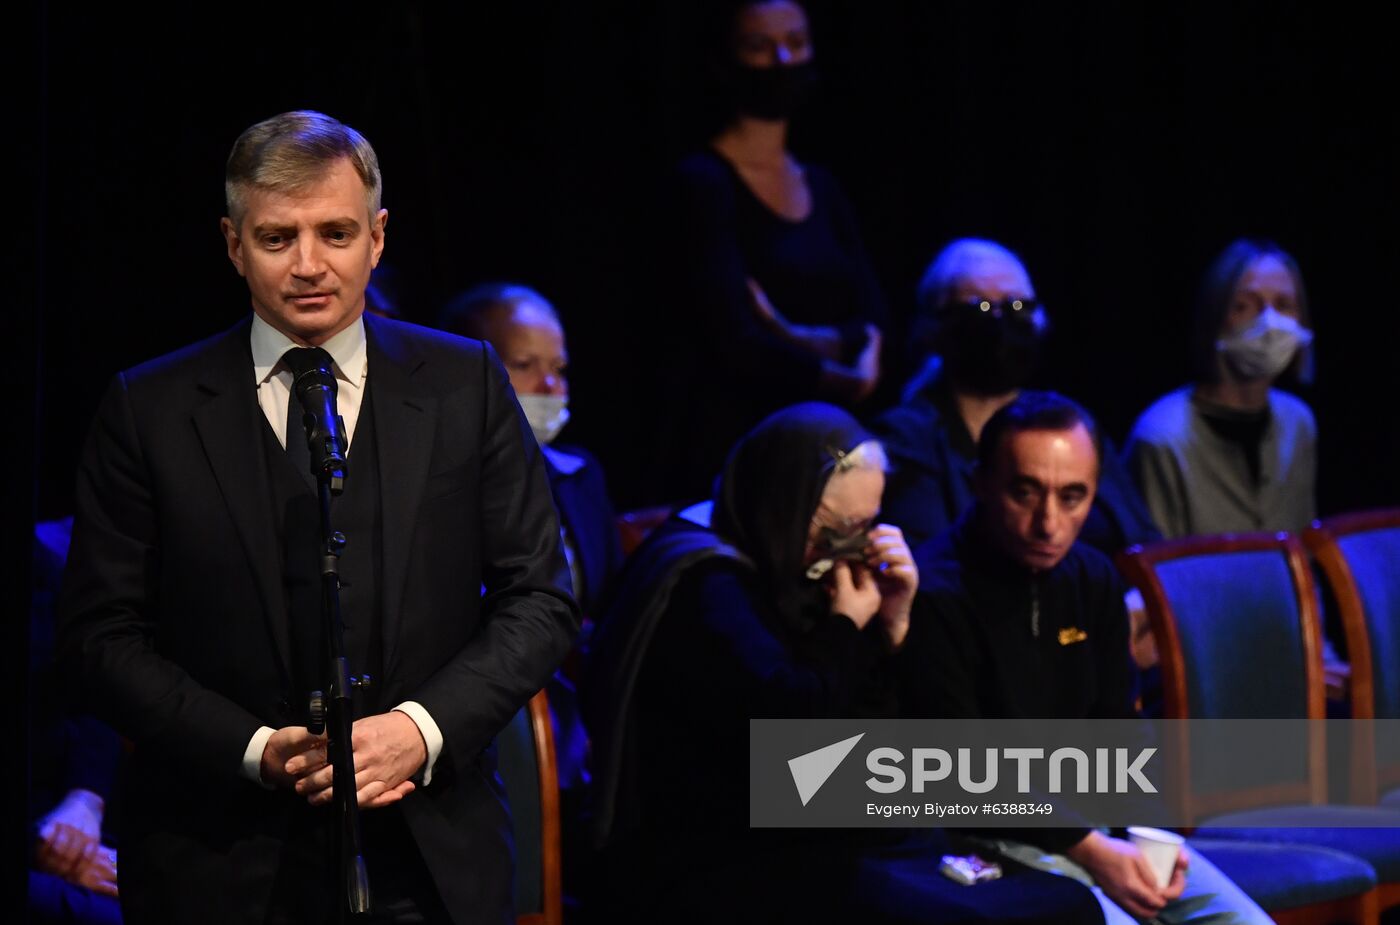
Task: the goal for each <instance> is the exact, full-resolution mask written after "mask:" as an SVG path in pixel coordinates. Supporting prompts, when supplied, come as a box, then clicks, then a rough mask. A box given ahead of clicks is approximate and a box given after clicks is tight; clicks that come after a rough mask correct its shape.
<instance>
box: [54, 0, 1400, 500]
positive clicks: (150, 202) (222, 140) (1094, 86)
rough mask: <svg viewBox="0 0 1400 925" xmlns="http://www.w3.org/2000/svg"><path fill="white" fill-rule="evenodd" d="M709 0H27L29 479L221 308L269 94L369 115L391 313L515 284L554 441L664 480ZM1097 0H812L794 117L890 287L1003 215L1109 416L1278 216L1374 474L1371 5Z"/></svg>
mask: <svg viewBox="0 0 1400 925" xmlns="http://www.w3.org/2000/svg"><path fill="white" fill-rule="evenodd" d="M707 6H710V4H706V3H703V2H687V3H658V4H644V3H572V4H563V3H561V4H558V5H551V4H544V3H495V4H455V5H454V6H453V8H452V10H451V11H448V10H445V9H440V8H437V7H430V6H424V5H420V4H404V5H398V6H394V7H389V6H386V7H383V8H369V7H365V8H362V9H353V8H348V7H340V6H337V7H336V8H335V9H334V10H332V9H329V8H327V7H325V6H324V5H322V4H307V5H282V6H279V7H277V8H276V9H275V11H274V10H273V9H271V8H256V7H246V8H245V7H237V8H234V7H228V8H221V9H220V10H219V11H218V16H217V17H216V18H215V20H214V22H215V23H216V24H215V25H210V24H209V19H208V16H209V15H210V14H207V13H205V14H201V15H200V16H199V18H198V19H195V18H194V13H193V12H185V13H183V14H171V13H169V12H161V13H155V12H142V11H140V10H137V9H133V8H131V7H128V6H126V5H111V6H108V7H105V8H103V9H100V10H95V11H90V12H81V11H79V10H77V9H74V8H70V7H68V6H62V7H60V6H58V5H51V6H47V7H44V6H42V5H41V6H40V10H41V11H42V14H41V22H40V24H39V29H40V33H39V34H40V42H39V47H40V51H41V61H42V70H41V74H42V76H43V79H44V83H43V84H42V85H41V90H40V110H41V115H40V122H39V150H40V151H41V152H42V156H41V168H42V169H41V175H40V184H39V186H38V187H37V191H38V196H39V198H40V205H39V224H38V228H37V241H38V248H39V254H38V258H39V259H38V262H37V267H38V270H39V276H38V279H39V286H40V289H39V294H38V299H37V302H38V313H37V319H38V324H39V334H38V338H37V339H38V344H39V348H40V349H39V358H40V364H41V372H40V376H39V385H40V388H39V395H38V410H37V419H38V431H39V440H38V455H37V471H38V474H39V475H38V480H37V483H38V511H39V514H40V515H41V516H57V515H60V514H63V513H67V512H68V510H69V507H70V504H71V500H70V499H71V490H72V480H73V471H74V464H75V457H76V455H77V453H78V451H79V449H80V446H81V441H82V435H83V432H84V431H85V429H86V423H87V421H88V420H89V418H90V415H91V413H92V411H93V409H94V408H95V405H96V402H97V398H98V396H99V395H100V392H101V388H102V386H103V384H104V383H105V381H106V380H107V379H108V377H110V376H111V375H112V374H113V373H114V372H115V371H117V370H119V369H122V368H124V367H127V366H130V365H132V364H134V363H136V362H139V361H141V360H144V359H147V358H150V357H152V356H155V355H157V354H160V353H163V352H165V351H167V350H170V349H173V348H175V347H177V346H179V345H182V344H184V343H186V342H189V341H192V340H194V339H197V338H200V337H203V336H206V335H209V334H212V333H214V332H217V331H219V330H222V329H223V328H225V327H227V326H229V325H231V324H232V323H234V322H235V321H236V320H238V319H239V318H240V317H241V316H242V315H243V314H245V313H246V311H247V292H246V288H245V286H244V283H243V281H242V280H241V279H240V278H239V277H238V276H237V275H236V274H235V273H234V271H233V269H232V268H231V266H230V265H229V263H228V261H227V258H226V257H225V256H224V251H223V243H222V240H221V238H220V236H219V232H218V220H219V218H220V216H221V215H222V214H223V199H222V171H223V161H224V158H225V157H226V155H227V151H228V149H229V147H230V145H231V144H232V142H233V139H234V138H235V137H236V136H237V135H238V133H239V132H240V131H242V130H243V129H244V128H245V127H247V126H248V125H250V124H251V123H253V122H255V121H258V120H260V119H262V118H265V117H266V116H269V115H271V114H273V113H276V112H280V111H283V110H287V109H293V108H316V109H321V110H324V111H326V112H328V113H330V114H332V115H334V116H336V117H337V118H340V119H342V120H344V121H345V122H347V123H349V124H351V125H353V126H355V127H357V128H359V129H360V130H362V131H363V132H364V133H365V134H366V135H367V136H368V137H369V138H370V139H371V141H372V142H373V143H374V144H375V146H376V148H377V150H378V152H379V155H380V159H381V162H382V166H383V170H384V176H385V193H384V202H385V206H386V207H387V208H388V209H389V211H390V218H391V220H390V223H389V235H388V248H387V250H386V255H385V259H386V261H387V262H388V263H389V264H391V265H392V266H393V267H394V269H395V271H396V272H397V274H398V276H399V281H400V284H401V289H402V296H403V303H404V309H405V315H406V317H407V318H408V319H409V320H414V321H422V322H429V321H431V320H432V318H433V316H434V314H435V312H436V310H437V306H438V305H440V304H441V302H442V301H443V300H444V299H445V298H446V297H447V296H448V295H450V294H451V293H452V292H453V291H455V290H457V289H460V288H461V287H463V286H466V285H468V284H471V283H475V282H479V281H483V280H487V279H499V278H509V279H516V280H519V281H523V282H526V283H528V284H530V285H533V286H536V287H537V288H539V289H540V290H541V291H542V292H544V293H545V294H546V295H547V296H548V297H549V298H551V299H552V300H553V301H554V302H555V304H556V305H557V306H558V308H559V309H560V311H561V313H562V314H563V316H564V320H565V324H566V327H567V329H568V336H569V343H570V348H571V352H572V354H573V358H572V377H573V388H574V394H573V408H574V423H573V424H571V425H570V427H569V429H568V430H567V431H566V432H565V437H564V439H565V441H567V442H577V443H581V444H583V445H585V446H588V447H589V448H590V449H592V450H593V451H594V452H595V453H597V454H598V455H599V456H600V457H601V458H602V460H603V462H604V464H605V467H606V469H607V471H608V472H609V477H610V482H611V484H612V487H613V493H614V494H615V495H616V496H617V497H616V500H617V501H618V503H619V506H620V507H630V506H635V505H638V504H642V503H647V502H652V501H657V500H662V499H661V498H659V497H655V495H656V494H657V491H656V489H655V488H647V487H645V486H654V485H655V480H654V479H650V478H647V477H645V476H646V474H647V472H648V470H649V469H650V467H651V460H652V453H651V451H650V450H651V447H652V446H653V441H654V434H655V432H656V430H657V427H656V423H657V418H658V416H659V415H662V414H665V413H666V410H667V403H666V395H665V390H664V388H663V387H662V384H661V380H660V378H659V377H657V375H656V372H655V371H656V367H657V365H658V363H661V364H663V365H664V361H665V358H664V357H658V356H656V355H655V354H656V349H655V348H653V347H652V344H653V343H654V339H653V338H652V337H651V332H652V331H654V330H655V329H656V328H657V326H658V324H659V323H660V319H662V318H663V317H665V316H667V315H668V314H669V313H671V312H673V311H674V310H675V309H674V308H673V306H674V305H676V304H677V301H678V300H677V298H676V296H677V294H676V293H675V292H674V291H673V290H670V289H668V286H667V284H666V281H665V280H664V279H659V278H658V276H657V273H656V272H655V270H654V269H653V268H654V267H656V266H658V265H659V264H660V263H662V262H663V261H661V260H660V256H661V255H663V254H664V250H665V248H666V246H667V235H666V233H665V229H666V228H667V221H668V217H667V216H666V215H665V214H664V213H665V209H664V205H663V204H664V202H665V198H664V197H663V196H661V195H660V194H659V191H660V190H661V189H663V188H664V181H665V178H666V177H667V171H668V170H669V168H670V165H671V164H673V163H674V161H675V159H676V158H677V157H678V156H679V155H680V154H681V153H683V152H684V151H685V150H686V149H687V147H689V146H691V145H693V144H695V143H696V142H697V140H698V135H697V131H696V129H697V123H696V120H695V119H694V118H693V117H692V116H693V114H694V113H695V112H697V111H698V109H699V104H700V102H701V101H700V100H698V99H697V95H698V81H697V79H696V76H697V74H698V73H699V72H700V66H699V63H698V60H699V55H698V47H699V45H700V40H699V37H700V36H701V35H703V34H704V21H705V19H706V17H705V15H704V13H703V11H704V10H705V9H706V7H707ZM1123 6H1124V7H1125V8H1122V9H1120V8H1118V5H1117V4H1105V5H1103V6H1101V7H1100V6H1092V5H1083V4H1078V3H1073V4H1071V3H1063V4H1055V3H1025V4H1008V3H988V2H951V3H934V2H929V0H860V2H856V0H850V2H813V3H811V4H809V7H808V8H809V10H810V12H811V14H812V17H813V21H814V28H815V40H816V55H817V61H818V66H819V68H820V70H821V71H822V74H823V87H822V91H821V93H820V95H819V98H818V99H817V100H816V101H815V103H814V105H813V106H812V107H811V108H810V111H809V112H808V113H807V117H806V118H805V119H803V120H802V122H801V124H800V125H799V126H798V132H797V134H796V138H795V140H794V144H795V147H796V149H797V151H798V153H799V155H800V156H801V157H803V158H804V159H807V160H810V161H813V162H818V163H822V164H825V165H826V166H828V167H830V168H831V169H832V170H833V171H834V172H835V174H836V175H837V177H838V178H839V179H840V180H841V181H842V183H843V184H844V186H845V188H846V190H847V192H848V194H849V196H850V197H851V199H852V200H853V201H854V203H855V206H856V210H857V213H858V215H859V218H860V220H861V222H862V225H863V228H864V232H865V237H866V243H867V246H868V249H869V251H870V253H871V255H872V257H873V259H874V260H875V263H876V267H877V270H878V271H879V274H880V278H881V280H882V282H883V284H884V287H885V290H886V295H887V297H888V299H889V301H890V303H891V306H892V307H893V309H894V311H895V312H896V314H897V316H899V317H900V318H903V317H904V316H906V315H907V313H908V310H909V308H910V307H911V304H912V299H913V288H914V284H915V282H916V281H917V279H918V277H919V274H920V272H921V271H922V269H923V267H924V265H925V264H926V263H927V261H928V260H929V258H930V257H931V256H932V254H933V253H934V252H935V250H936V249H937V248H938V247H940V246H941V245H942V244H943V243H945V242H946V241H947V240H948V239H950V238H952V237H954V236H959V235H964V234H977V235H985V236H990V237H993V238H996V239H998V240H1001V241H1003V242H1004V243H1006V244H1008V245H1009V246H1010V247H1012V248H1013V249H1014V250H1017V251H1018V252H1019V253H1020V254H1021V255H1022V256H1023V258H1024V259H1025V261H1026V263H1027V265H1028V267H1029V269H1030V271H1031V274H1032V277H1033V278H1034V280H1035V282H1036V284H1037V288H1038V290H1039V294H1040V295H1041V297H1042V298H1043V299H1044V300H1045V301H1046V303H1047V304H1048V306H1049V310H1050V312H1051V318H1052V323H1053V325H1054V341H1053V345H1052V355H1053V362H1052V367H1051V369H1049V370H1048V371H1047V373H1046V375H1045V376H1044V377H1043V379H1044V383H1045V384H1049V385H1053V386H1055V387H1057V388H1059V389H1061V390H1063V391H1065V392H1068V393H1070V394H1072V395H1074V396H1076V397H1078V398H1080V399H1081V400H1082V401H1084V402H1085V403H1086V404H1087V405H1088V406H1089V407H1090V408H1091V409H1092V410H1094V411H1095V412H1096V413H1097V414H1098V415H1099V416H1100V417H1101V418H1102V421H1103V423H1104V425H1105V427H1106V429H1107V431H1108V433H1109V434H1111V435H1112V436H1114V437H1115V438H1117V439H1119V440H1121V438H1122V437H1123V436H1124V435H1125V433H1126V431H1127V429H1128V427H1129V426H1130V425H1131V423H1132V421H1133V419H1134V418H1135V417H1136V415H1137V414H1138V413H1139V412H1140V411H1141V410H1142V409H1143V408H1144V407H1145V406H1146V405H1147V404H1148V403H1149V402H1150V401H1151V400H1152V399H1154V398H1155V397H1157V396H1158V395H1160V394H1162V393H1163V392H1165V391H1167V390H1168V389H1171V388H1174V387H1176V386H1178V385H1180V384H1182V383H1183V382H1184V379H1185V370H1186V330H1187V317H1188V311H1189V306H1190V302H1191V298H1192V295H1193V293H1194V289H1195V285H1196V282H1197V280H1198V279H1199V277H1200V275H1201V273H1202V271H1203V270H1204V268H1205V266H1206V265H1207V263H1208V262H1209V261H1210V259H1211V258H1212V257H1213V256H1214V255H1215V254H1216V253H1217V252H1218V251H1219V250H1220V249H1221V248H1222V247H1223V246H1224V245H1225V244H1226V243H1227V242H1228V241H1230V240H1231V239H1233V238H1234V237H1237V236H1239V235H1241V234H1251V235H1265V236H1269V237H1273V238H1275V239H1277V240H1278V241H1279V242H1280V243H1281V244H1282V245H1283V246H1284V247H1285V248H1286V249H1288V250H1290V251H1291V252H1292V253H1293V254H1294V255H1295V256H1296V257H1297V258H1298V260H1299V262H1300V264H1301V266H1302V268H1303V271H1304V274H1305V276H1306V280H1307V284H1308V287H1309V290H1310V295H1311V298H1312V303H1313V308H1314V318H1315V328H1316V332H1317V340H1316V344H1315V348H1316V356H1317V381H1316V385H1315V387H1313V388H1312V389H1311V390H1310V391H1309V392H1308V393H1307V394H1306V397H1307V398H1308V400H1309V401H1311V402H1312V404H1313V406H1314V409H1315V410H1316V413H1317V416H1318V419H1319V426H1320V430H1321V452H1322V460H1321V486H1320V492H1321V502H1322V503H1321V506H1322V510H1323V512H1324V513H1332V512H1337V511H1341V510H1345V509H1351V508H1357V507H1364V506H1374V505H1380V504H1388V503H1395V502H1396V495H1397V492H1396V489H1395V486H1394V482H1393V480H1392V478H1391V475H1390V473H1391V469H1392V466H1393V464H1394V462H1395V461H1396V460H1397V459H1400V452H1397V450H1400V446H1398V445H1397V441H1400V437H1397V435H1396V429H1395V428H1394V427H1393V426H1392V420H1393V417H1394V415H1393V412H1391V411H1390V407H1391V406H1390V405H1389V403H1388V401H1387V400H1386V399H1385V395H1386V394H1387V393H1388V385H1389V376H1388V372H1389V369H1388V367H1389V365H1390V364H1392V363H1394V362H1395V360H1394V345H1395V339H1396V336H1397V334H1400V323H1397V318H1396V307H1395V305H1394V304H1393V303H1394V301H1395V299H1394V293H1395V291H1396V289H1397V286H1396V284H1395V283H1392V282H1390V281H1389V273H1390V272H1393V270H1392V268H1393V267H1394V266H1395V265H1396V260H1395V258H1396V256H1397V255H1396V236H1395V234H1394V228H1395V222H1394V216H1395V214H1396V207H1397V205H1400V202H1397V181H1396V141H1397V134H1400V133H1397V131H1396V112H1397V110H1396V107H1395V106H1394V104H1393V102H1392V101H1390V100H1386V99H1384V98H1383V97H1382V96H1381V94H1382V93H1386V92H1390V91H1392V90H1393V88H1394V87H1395V86H1396V80H1395V78H1396V73H1395V71H1396V65H1395V64H1394V60H1395V57H1396V56H1395V55H1394V54H1393V53H1392V50H1391V49H1390V48H1389V47H1388V46H1389V39H1388V37H1387V35H1386V34H1385V33H1384V30H1382V29H1381V28H1380V27H1379V25H1378V24H1377V23H1374V22H1370V21H1367V20H1366V19H1364V18H1357V17H1354V16H1353V15H1352V14H1350V13H1347V12H1345V11H1343V10H1342V9H1341V8H1340V7H1339V6H1338V5H1336V4H1315V5H1314V6H1315V8H1313V9H1310V10H1307V9H1294V8H1291V7H1287V6H1281V5H1278V4H1255V5H1249V6H1232V7H1230V8H1229V9H1225V8H1216V9H1209V10H1207V9H1201V10H1191V9H1188V8H1185V7H1178V6H1175V5H1173V6H1172V7H1171V8H1167V7H1166V6H1165V5H1158V4H1152V5H1149V8H1147V9H1138V8H1136V7H1137V6H1138V5H1136V4H1134V5H1132V6H1133V7H1134V8H1133V9H1127V8H1126V6H1128V5H1123ZM694 387H695V388H697V389H701V388H703V387H704V384H703V383H696V384H695V386H694Z"/></svg>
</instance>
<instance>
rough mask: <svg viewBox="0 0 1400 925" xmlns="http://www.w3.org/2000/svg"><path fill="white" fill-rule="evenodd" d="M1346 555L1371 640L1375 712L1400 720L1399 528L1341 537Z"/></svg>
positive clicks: (1340, 542) (1342, 549)
mask: <svg viewBox="0 0 1400 925" xmlns="http://www.w3.org/2000/svg"><path fill="white" fill-rule="evenodd" d="M1337 545H1338V546H1339V547H1340V548H1341V551H1342V555H1343V556H1344V557H1345V558H1346V561H1347V565H1348V567H1349V568H1350V569H1351V574H1352V577H1353V578H1354V579H1355V580H1356V590H1357V595H1358V596H1359V597H1360V598H1361V607H1362V611H1363V616H1364V618H1365V622H1366V632H1367V635H1368V636H1369V639H1370V643H1371V673H1372V680H1373V683H1374V685H1375V687H1374V694H1375V715H1376V717H1377V718H1383V719H1400V568H1397V567H1396V564H1397V563H1400V527H1391V528H1388V529H1383V530H1372V531H1368V532H1364V533H1352V534H1349V535H1345V536H1339V537H1338V538H1337Z"/></svg>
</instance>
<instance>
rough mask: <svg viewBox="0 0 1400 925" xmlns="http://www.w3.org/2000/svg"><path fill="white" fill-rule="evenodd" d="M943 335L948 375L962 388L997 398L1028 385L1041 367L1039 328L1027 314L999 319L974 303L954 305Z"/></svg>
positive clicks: (1003, 316) (1041, 338) (1040, 333)
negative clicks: (981, 309) (996, 396)
mask: <svg viewBox="0 0 1400 925" xmlns="http://www.w3.org/2000/svg"><path fill="white" fill-rule="evenodd" d="M949 311H950V312H952V313H954V315H953V317H952V318H951V319H949V323H948V327H947V330H946V331H945V332H944V336H943V338H942V341H943V345H944V346H943V358H944V361H945V362H946V363H947V364H948V375H949V376H950V377H951V378H952V380H953V383H954V384H955V385H956V386H957V387H958V388H961V389H965V390H967V391H971V392H976V393H979V394H983V395H1002V394H1005V393H1006V392H1010V391H1012V390H1014V389H1019V388H1021V387H1023V386H1025V385H1026V384H1027V383H1029V382H1030V380H1031V377H1032V376H1034V375H1035V372H1036V369H1037V367H1038V366H1039V365H1040V351H1041V344H1042V343H1043V340H1044V337H1043V333H1044V332H1043V326H1038V325H1037V324H1036V323H1035V321H1034V319H1033V316H1032V315H1031V314H1030V313H1027V314H1026V315H1011V314H1006V313H1002V314H1001V315H1000V317H998V315H997V314H994V313H992V312H983V311H980V310H979V309H978V308H977V306H976V305H966V306H961V305H960V306H955V307H953V308H951V309H950V310H949Z"/></svg>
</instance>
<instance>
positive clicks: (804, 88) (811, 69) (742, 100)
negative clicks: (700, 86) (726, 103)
mask: <svg viewBox="0 0 1400 925" xmlns="http://www.w3.org/2000/svg"><path fill="white" fill-rule="evenodd" d="M816 84H817V68H816V65H814V64H813V63H812V62H811V61H803V62H801V63H800V64H785V65H779V66H777V67H736V68H734V106H735V108H736V109H738V110H739V112H742V113H744V114H745V115H749V116H754V117H755V118H759V119H772V120H777V119H791V118H792V117H793V116H794V115H796V114H797V112H798V110H800V109H801V108H802V107H803V105H804V104H805V103H806V102H807V100H808V99H810V98H811V96H812V91H813V89H814V88H815V87H816Z"/></svg>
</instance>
